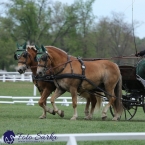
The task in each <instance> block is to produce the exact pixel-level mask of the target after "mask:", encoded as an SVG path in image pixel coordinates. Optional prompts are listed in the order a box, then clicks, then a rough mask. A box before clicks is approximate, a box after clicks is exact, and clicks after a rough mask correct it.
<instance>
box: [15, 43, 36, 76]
mask: <svg viewBox="0 0 145 145" xmlns="http://www.w3.org/2000/svg"><path fill="white" fill-rule="evenodd" d="M36 54H37V50H36V48H35V46H29V45H27V44H26V43H24V44H23V45H19V44H17V50H16V51H15V53H14V59H15V60H18V66H17V71H18V72H19V73H20V74H22V73H25V71H26V69H27V68H28V67H30V66H32V65H37V62H35V61H34V58H35V57H36Z"/></svg>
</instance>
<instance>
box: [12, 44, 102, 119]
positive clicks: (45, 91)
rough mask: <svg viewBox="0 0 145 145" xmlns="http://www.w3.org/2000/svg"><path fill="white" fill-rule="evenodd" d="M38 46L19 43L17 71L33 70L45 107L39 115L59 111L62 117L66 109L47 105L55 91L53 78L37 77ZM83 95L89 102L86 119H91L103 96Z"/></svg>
mask: <svg viewBox="0 0 145 145" xmlns="http://www.w3.org/2000/svg"><path fill="white" fill-rule="evenodd" d="M36 48H37V46H30V45H26V43H25V44H23V45H19V44H17V50H16V52H15V53H14V58H15V60H18V66H17V71H18V72H19V73H20V74H22V73H25V71H26V69H27V68H30V69H31V71H32V78H33V83H34V84H35V85H36V87H37V88H38V90H39V92H40V95H41V98H40V100H39V102H38V104H39V106H40V107H42V108H43V114H42V115H41V116H40V117H39V118H40V119H44V118H46V112H49V113H50V114H53V115H55V113H56V112H57V113H58V114H59V115H60V116H61V117H63V116H64V111H61V112H60V111H58V110H56V109H55V110H53V109H51V108H48V107H47V106H46V101H47V98H48V96H50V94H51V93H52V92H54V91H55V89H56V86H55V84H54V81H53V80H46V79H45V77H36V76H37V75H36V71H37V65H38V62H37V60H36V55H37V54H38V52H39V51H38V50H37V49H38V48H37V49H36ZM81 96H82V97H84V98H86V100H87V103H86V107H85V119H91V118H92V115H93V112H94V109H95V108H96V109H99V108H100V106H101V103H102V98H100V97H96V95H95V94H88V93H87V92H83V93H82V94H81ZM90 103H91V111H90V112H89V105H90Z"/></svg>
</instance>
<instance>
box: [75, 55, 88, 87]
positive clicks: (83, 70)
mask: <svg viewBox="0 0 145 145" xmlns="http://www.w3.org/2000/svg"><path fill="white" fill-rule="evenodd" d="M77 59H78V60H79V62H80V63H81V68H82V76H85V68H86V67H85V65H84V62H83V61H82V60H81V58H79V57H78V58H77ZM82 82H83V79H81V81H80V83H79V85H78V90H79V89H80V88H81V84H82Z"/></svg>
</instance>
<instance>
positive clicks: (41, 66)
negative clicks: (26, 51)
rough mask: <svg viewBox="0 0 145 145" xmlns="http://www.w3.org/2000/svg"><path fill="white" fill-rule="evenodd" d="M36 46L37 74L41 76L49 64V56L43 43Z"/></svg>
mask: <svg viewBox="0 0 145 145" xmlns="http://www.w3.org/2000/svg"><path fill="white" fill-rule="evenodd" d="M36 48H37V50H38V52H37V57H36V58H37V61H38V67H37V75H39V76H43V75H45V73H46V71H47V70H48V69H49V68H50V66H51V57H50V55H49V54H48V52H47V50H46V48H45V47H44V46H43V45H41V47H40V48H38V47H36Z"/></svg>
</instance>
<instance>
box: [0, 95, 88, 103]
mask: <svg viewBox="0 0 145 145" xmlns="http://www.w3.org/2000/svg"><path fill="white" fill-rule="evenodd" d="M49 98H50V97H49ZM2 99H5V101H2ZM7 99H8V100H9V101H7ZM39 99H40V97H31V96H30V97H28V96H27V97H13V96H0V104H15V103H32V104H34V103H38V100H39ZM68 100H69V101H68ZM47 103H50V101H47ZM55 103H58V104H63V105H67V104H68V105H69V104H72V98H71V97H59V98H57V100H56V102H55ZM78 104H86V101H85V99H78Z"/></svg>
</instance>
